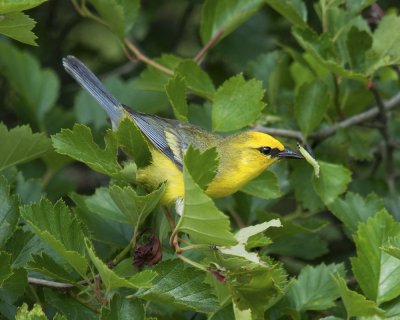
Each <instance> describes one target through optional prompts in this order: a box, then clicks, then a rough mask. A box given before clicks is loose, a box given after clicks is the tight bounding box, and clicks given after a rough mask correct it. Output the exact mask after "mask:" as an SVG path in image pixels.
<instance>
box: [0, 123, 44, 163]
mask: <svg viewBox="0 0 400 320" xmlns="http://www.w3.org/2000/svg"><path fill="white" fill-rule="evenodd" d="M0 139H1V144H0V171H2V170H4V169H6V168H8V167H11V166H15V165H17V164H20V163H23V162H27V161H30V160H33V159H35V158H38V157H40V156H42V155H44V154H45V153H46V152H48V151H50V150H51V142H50V139H49V138H47V137H46V136H45V135H44V134H43V133H32V131H31V129H30V128H29V127H28V126H21V127H15V128H12V129H10V130H9V131H8V130H7V127H6V126H5V125H4V124H3V123H0Z"/></svg>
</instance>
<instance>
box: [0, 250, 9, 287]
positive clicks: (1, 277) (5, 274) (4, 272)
mask: <svg viewBox="0 0 400 320" xmlns="http://www.w3.org/2000/svg"><path fill="white" fill-rule="evenodd" d="M0 258H1V261H2V263H1V265H0V287H2V286H3V283H4V281H5V280H7V279H8V278H9V277H10V276H11V275H12V270H11V254H9V253H7V252H4V251H0Z"/></svg>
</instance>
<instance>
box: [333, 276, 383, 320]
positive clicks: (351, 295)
mask: <svg viewBox="0 0 400 320" xmlns="http://www.w3.org/2000/svg"><path fill="white" fill-rule="evenodd" d="M334 279H335V281H336V285H337V287H338V289H339V293H340V297H341V298H342V301H343V304H344V306H345V307H346V311H347V317H348V318H350V317H373V316H383V314H384V313H385V311H384V310H382V309H379V308H378V306H377V305H376V303H375V302H374V301H371V300H367V299H366V298H365V297H364V296H363V295H361V294H359V293H358V292H355V291H352V290H350V289H349V288H347V285H346V281H345V280H344V279H343V278H342V277H339V276H335V277H334Z"/></svg>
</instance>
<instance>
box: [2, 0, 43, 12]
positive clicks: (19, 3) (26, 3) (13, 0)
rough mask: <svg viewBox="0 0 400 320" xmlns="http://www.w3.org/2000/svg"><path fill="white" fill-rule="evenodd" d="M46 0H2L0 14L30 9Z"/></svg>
mask: <svg viewBox="0 0 400 320" xmlns="http://www.w3.org/2000/svg"><path fill="white" fill-rule="evenodd" d="M46 1H47V0H2V1H1V7H0V14H4V13H9V12H15V11H24V10H28V9H31V8H34V7H36V6H38V5H40V4H42V3H43V2H46Z"/></svg>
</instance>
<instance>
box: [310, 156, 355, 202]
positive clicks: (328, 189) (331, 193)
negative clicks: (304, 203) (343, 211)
mask: <svg viewBox="0 0 400 320" xmlns="http://www.w3.org/2000/svg"><path fill="white" fill-rule="evenodd" d="M319 164H320V168H321V172H320V177H319V178H316V177H315V176H314V177H313V187H314V190H315V192H316V193H317V194H318V195H319V196H320V198H321V200H322V201H323V202H324V203H325V204H326V205H328V204H330V203H332V202H333V201H335V199H336V198H337V197H338V196H339V195H340V194H342V193H343V192H345V191H346V189H347V185H348V184H349V183H350V182H351V171H350V170H349V169H347V168H346V167H344V166H342V165H339V164H333V163H328V162H323V161H320V162H319Z"/></svg>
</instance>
